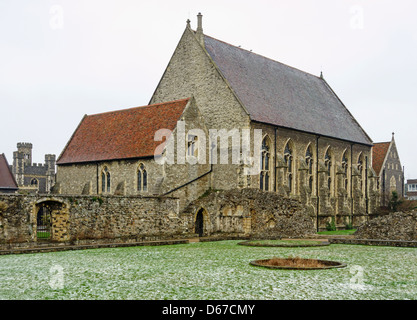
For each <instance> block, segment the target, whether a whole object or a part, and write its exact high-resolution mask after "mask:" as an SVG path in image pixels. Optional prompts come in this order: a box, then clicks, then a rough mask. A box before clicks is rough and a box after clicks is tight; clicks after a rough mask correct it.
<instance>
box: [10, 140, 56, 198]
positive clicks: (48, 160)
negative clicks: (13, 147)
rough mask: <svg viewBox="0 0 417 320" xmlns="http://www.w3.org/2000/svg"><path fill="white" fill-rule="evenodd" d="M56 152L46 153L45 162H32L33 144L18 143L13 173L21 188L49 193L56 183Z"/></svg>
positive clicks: (14, 156)
mask: <svg viewBox="0 0 417 320" xmlns="http://www.w3.org/2000/svg"><path fill="white" fill-rule="evenodd" d="M55 162H56V156H55V155H54V154H46V155H45V163H44V164H41V163H39V164H38V163H32V144H31V143H18V144H17V151H15V152H13V166H12V173H13V175H14V177H15V179H16V182H17V185H18V186H19V190H22V191H27V192H35V193H49V192H50V190H51V187H52V186H53V185H54V183H55Z"/></svg>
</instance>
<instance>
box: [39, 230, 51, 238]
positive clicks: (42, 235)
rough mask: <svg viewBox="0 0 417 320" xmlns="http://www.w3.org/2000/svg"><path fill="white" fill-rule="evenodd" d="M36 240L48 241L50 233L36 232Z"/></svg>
mask: <svg viewBox="0 0 417 320" xmlns="http://www.w3.org/2000/svg"><path fill="white" fill-rule="evenodd" d="M37 237H38V239H49V238H50V237H51V233H50V232H43V231H42V232H37Z"/></svg>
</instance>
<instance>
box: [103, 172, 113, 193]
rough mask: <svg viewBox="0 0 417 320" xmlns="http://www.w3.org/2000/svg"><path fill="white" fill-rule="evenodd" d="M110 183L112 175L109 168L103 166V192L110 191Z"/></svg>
mask: <svg viewBox="0 0 417 320" xmlns="http://www.w3.org/2000/svg"><path fill="white" fill-rule="evenodd" d="M110 184H111V177H110V172H109V170H108V169H107V167H104V168H103V171H101V192H102V193H105V192H107V193H108V192H110Z"/></svg>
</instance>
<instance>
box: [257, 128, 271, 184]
mask: <svg viewBox="0 0 417 320" xmlns="http://www.w3.org/2000/svg"><path fill="white" fill-rule="evenodd" d="M270 162H271V147H270V142H269V138H268V136H266V137H265V138H264V139H263V140H262V148H261V173H260V177H259V188H260V189H261V190H265V191H268V190H269V184H270V182H269V181H270V165H271V164H270Z"/></svg>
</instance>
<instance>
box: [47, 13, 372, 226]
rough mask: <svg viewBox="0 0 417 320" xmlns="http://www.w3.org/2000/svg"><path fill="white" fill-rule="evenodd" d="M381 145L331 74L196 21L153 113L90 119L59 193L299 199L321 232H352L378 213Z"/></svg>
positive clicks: (69, 153) (149, 109) (68, 153)
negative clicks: (213, 193) (259, 50)
mask: <svg viewBox="0 0 417 320" xmlns="http://www.w3.org/2000/svg"><path fill="white" fill-rule="evenodd" d="M259 129H261V130H262V135H261V137H260V139H258V140H259V143H257V141H258V140H257V138H256V133H258V132H259ZM161 130H162V131H161ZM164 130H165V131H164ZM244 130H246V131H245V132H249V137H250V139H249V140H250V145H249V151H250V154H249V155H250V156H252V157H253V158H252V160H253V159H254V158H256V160H255V161H253V162H247V161H243V160H242V159H243V157H241V156H243V153H244V152H246V151H245V150H243V148H241V149H240V150H238V152H237V155H238V157H237V160H236V159H234V160H235V161H233V155H235V154H236V149H234V147H233V146H234V144H233V139H234V138H236V139H238V137H240V138H241V141H242V140H243V131H244ZM213 132H214V134H213ZM236 132H238V134H237V135H236ZM207 137H213V139H211V140H209V139H208V138H207ZM222 139H223V142H225V141H226V143H223V144H222ZM218 141H220V142H219V143H217V142H218ZM214 142H216V143H214ZM227 142H228V143H227ZM171 146H173V149H170V148H169V147H171ZM372 146H373V142H372V140H371V139H370V137H369V136H368V135H367V134H366V132H365V131H364V129H363V128H362V127H361V126H360V125H359V123H358V122H357V121H356V120H355V119H354V117H353V116H352V114H351V113H350V112H349V111H348V109H347V108H346V107H345V105H344V104H343V102H342V101H341V100H340V99H339V98H338V96H337V95H336V94H335V92H334V91H333V90H332V89H331V87H330V86H329V84H328V83H327V82H326V81H325V80H324V78H323V76H322V75H320V76H315V75H312V74H309V73H306V72H303V71H300V70H298V69H295V68H293V67H289V66H287V65H284V64H282V63H280V62H277V61H274V60H272V59H268V58H266V57H263V56H261V55H258V54H256V53H253V52H251V51H247V50H244V49H241V48H239V47H236V46H233V45H230V44H228V43H226V42H223V41H220V40H217V39H215V38H212V37H210V36H208V35H205V34H204V33H203V28H202V16H201V14H199V15H198V26H197V28H196V30H195V31H194V30H193V29H192V28H191V26H190V22H189V21H187V25H186V28H185V31H184V33H183V35H182V37H181V39H180V41H179V43H178V45H177V47H176V49H175V51H174V53H173V55H172V57H171V60H170V61H169V63H168V66H167V68H166V70H165V72H164V74H163V76H162V78H161V80H160V82H159V83H158V85H157V87H156V89H155V92H154V94H153V96H152V97H151V99H150V102H149V105H147V106H143V107H137V108H130V109H125V110H118V111H114V112H107V113H102V114H96V115H88V116H87V115H86V116H84V118H83V119H82V121H81V122H80V124H79V126H78V127H77V129H76V130H75V132H74V134H73V136H72V137H71V139H70V140H69V141H68V143H67V145H66V146H65V148H64V150H63V151H62V153H61V155H60V156H59V158H58V161H57V165H58V169H57V184H56V186H55V192H56V193H60V194H78V195H80V194H86V195H88V194H89V195H123V196H143V197H146V196H150V195H160V196H166V197H178V199H180V200H179V201H180V204H181V207H182V208H185V207H186V206H187V204H188V203H190V202H192V201H193V200H196V199H198V198H200V197H201V196H202V195H204V194H205V193H206V192H207V191H208V190H231V189H239V188H240V189H245V188H256V189H261V190H264V191H268V192H271V193H272V192H273V193H277V194H279V195H283V196H287V197H290V198H294V199H297V200H300V201H301V202H302V203H303V204H304V205H305V206H306V208H307V209H308V212H309V214H310V215H311V216H312V217H313V218H314V221H315V222H316V224H317V229H324V228H325V226H326V223H328V222H329V221H330V220H332V219H335V222H336V224H337V226H338V227H339V228H344V227H345V226H346V225H347V224H349V223H353V224H354V225H359V224H361V223H362V222H363V221H365V220H366V218H367V216H368V215H370V214H372V213H374V211H375V208H376V207H377V206H378V205H379V193H378V190H377V176H376V174H375V172H374V170H373V169H372ZM168 149H169V150H171V151H172V150H174V152H173V153H174V154H175V157H174V161H167V159H168V158H169V157H170V154H169V152H168ZM222 152H224V154H227V156H226V159H227V160H228V161H223V162H222V161H221V159H220V157H221V154H222ZM155 154H156V155H158V156H160V157H159V158H157V159H164V161H158V160H155V158H154V155H155ZM184 159H185V161H184ZM202 160H205V161H202ZM254 166H257V169H258V170H252V171H251V169H253V167H254ZM250 171H251V172H250ZM249 172H250V173H249ZM208 214H210V212H208Z"/></svg>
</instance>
